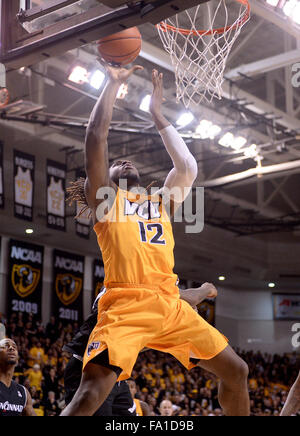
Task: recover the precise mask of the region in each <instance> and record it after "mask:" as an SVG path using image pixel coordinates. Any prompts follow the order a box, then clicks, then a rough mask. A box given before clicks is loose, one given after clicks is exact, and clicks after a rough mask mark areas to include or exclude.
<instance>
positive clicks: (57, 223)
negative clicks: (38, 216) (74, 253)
mask: <svg viewBox="0 0 300 436" xmlns="http://www.w3.org/2000/svg"><path fill="white" fill-rule="evenodd" d="M46 186H47V196H46V198H47V227H49V228H51V229H55V230H62V231H66V207H65V200H66V194H65V192H66V166H65V165H64V164H61V163H59V162H54V161H52V160H49V159H48V160H47V185H46Z"/></svg>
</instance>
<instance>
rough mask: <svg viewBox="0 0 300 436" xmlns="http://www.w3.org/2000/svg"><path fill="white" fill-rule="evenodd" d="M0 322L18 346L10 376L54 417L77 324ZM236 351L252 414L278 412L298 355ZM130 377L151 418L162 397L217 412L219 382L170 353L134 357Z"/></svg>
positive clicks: (191, 409) (187, 412) (183, 410)
mask: <svg viewBox="0 0 300 436" xmlns="http://www.w3.org/2000/svg"><path fill="white" fill-rule="evenodd" d="M0 322H2V323H4V324H5V325H6V332H7V337H9V338H11V339H13V340H14V341H15V342H16V343H17V345H18V349H19V355H20V360H19V364H18V366H17V368H16V372H15V380H16V381H17V382H19V383H21V384H23V385H24V386H26V387H27V389H28V390H29V391H30V393H31V396H32V399H33V407H34V408H35V410H36V413H37V415H40V416H56V415H59V414H60V412H61V410H62V409H63V407H64V378H63V376H64V369H65V366H66V364H67V362H68V359H69V357H70V356H69V355H68V354H67V353H65V352H62V347H63V345H64V344H66V343H68V342H69V341H70V340H71V338H72V336H73V334H74V333H75V332H76V330H77V329H78V327H79V326H78V324H76V323H75V324H67V325H64V324H62V323H60V322H57V320H56V319H55V318H54V317H52V318H51V319H50V321H49V323H48V324H47V325H46V326H44V325H43V324H42V323H41V321H40V320H37V319H36V318H35V317H34V316H33V315H31V314H24V313H20V312H19V313H14V314H13V315H11V316H10V317H9V318H8V319H7V320H6V319H5V318H4V317H3V316H1V314H0ZM124 345H126V344H124ZM236 351H237V352H238V354H239V355H240V356H241V357H242V358H243V359H244V360H245V361H246V362H247V364H248V365H249V371H250V375H249V392H250V399H251V413H252V415H259V416H272V415H279V414H280V411H281V409H282V407H283V404H284V403H285V401H286V398H287V394H288V390H289V387H290V386H292V384H293V382H294V381H295V379H296V377H297V374H298V371H299V361H298V360H297V355H296V354H292V355H284V356H279V355H274V356H273V355H269V354H262V353H260V352H256V353H254V352H243V351H241V350H236ZM132 376H133V378H134V379H135V380H136V384H137V398H139V399H140V400H142V401H145V402H146V403H147V404H148V405H149V407H150V410H151V414H152V415H153V416H156V415H159V414H160V413H159V405H160V404H161V402H162V401H163V400H169V401H171V403H172V405H173V415H174V416H175V415H176V416H221V415H222V410H221V408H220V405H219V403H218V399H217V393H218V380H217V379H216V378H215V377H214V376H213V375H212V374H210V373H207V372H205V371H204V370H202V369H200V368H198V367H197V368H194V369H193V370H192V371H190V372H188V371H186V370H185V369H184V368H183V367H182V366H181V365H180V364H179V363H178V362H177V361H176V360H175V359H174V358H172V357H171V356H169V355H167V354H163V353H160V352H156V351H152V350H150V351H146V352H144V353H141V354H140V355H139V357H138V360H137V363H136V365H135V367H134V371H133V374H132Z"/></svg>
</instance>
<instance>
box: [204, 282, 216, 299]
mask: <svg viewBox="0 0 300 436" xmlns="http://www.w3.org/2000/svg"><path fill="white" fill-rule="evenodd" d="M201 289H203V290H205V292H207V295H206V297H207V298H217V296H218V291H217V289H216V287H215V286H214V285H213V284H212V283H204V284H203V285H202V286H201Z"/></svg>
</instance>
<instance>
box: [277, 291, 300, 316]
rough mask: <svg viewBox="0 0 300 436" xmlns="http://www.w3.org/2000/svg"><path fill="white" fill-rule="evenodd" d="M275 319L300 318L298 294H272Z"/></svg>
mask: <svg viewBox="0 0 300 436" xmlns="http://www.w3.org/2000/svg"><path fill="white" fill-rule="evenodd" d="M273 308H274V319H275V320H285V321H289V320H300V294H273Z"/></svg>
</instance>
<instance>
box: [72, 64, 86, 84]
mask: <svg viewBox="0 0 300 436" xmlns="http://www.w3.org/2000/svg"><path fill="white" fill-rule="evenodd" d="M68 80H70V82H74V83H77V84H78V85H82V84H83V83H86V82H88V72H87V70H86V69H85V68H84V67H81V66H79V65H77V66H76V67H74V68H73V70H72V72H71V74H70V75H69V78H68Z"/></svg>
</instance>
